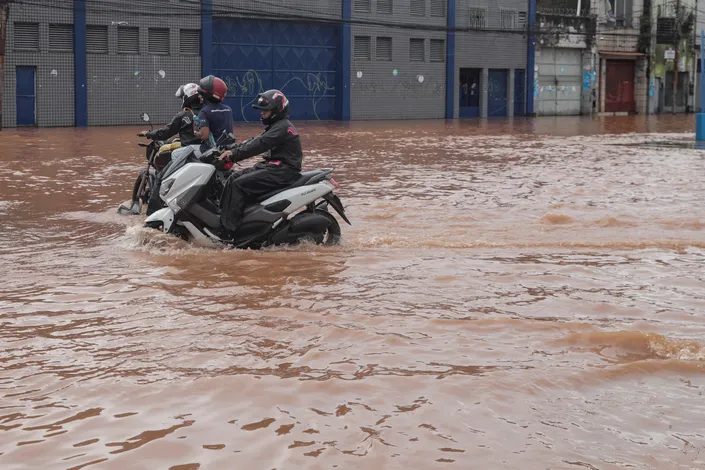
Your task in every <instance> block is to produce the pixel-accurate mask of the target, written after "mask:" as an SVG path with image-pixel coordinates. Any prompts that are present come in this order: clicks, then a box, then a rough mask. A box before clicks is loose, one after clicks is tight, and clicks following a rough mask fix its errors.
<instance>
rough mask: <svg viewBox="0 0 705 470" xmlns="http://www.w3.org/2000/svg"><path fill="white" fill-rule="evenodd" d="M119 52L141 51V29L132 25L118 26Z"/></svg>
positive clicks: (132, 52) (134, 52)
mask: <svg viewBox="0 0 705 470" xmlns="http://www.w3.org/2000/svg"><path fill="white" fill-rule="evenodd" d="M118 52H119V53H121V54H139V53H140V29H139V28H135V27H132V26H127V27H126V26H120V27H118Z"/></svg>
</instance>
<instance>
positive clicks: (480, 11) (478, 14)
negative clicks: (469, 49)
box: [468, 8, 487, 29]
mask: <svg viewBox="0 0 705 470" xmlns="http://www.w3.org/2000/svg"><path fill="white" fill-rule="evenodd" d="M469 13H470V14H469V15H468V26H469V27H470V28H472V29H485V28H487V9H485V8H470V11H469Z"/></svg>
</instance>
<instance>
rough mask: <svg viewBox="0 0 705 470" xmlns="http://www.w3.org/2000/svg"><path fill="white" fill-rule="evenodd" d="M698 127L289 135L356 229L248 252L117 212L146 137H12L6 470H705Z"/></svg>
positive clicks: (6, 197)
mask: <svg viewBox="0 0 705 470" xmlns="http://www.w3.org/2000/svg"><path fill="white" fill-rule="evenodd" d="M694 123H695V116H693V115H690V116H659V117H656V116H651V117H643V116H638V117H619V118H603V119H598V118H595V119H590V118H589V117H584V118H565V117H561V118H541V119H537V120H520V119H517V120H515V121H514V122H512V121H503V120H499V121H492V120H491V121H489V122H481V121H464V122H444V121H411V122H409V121H404V122H397V123H394V122H354V123H325V124H313V123H304V124H301V125H300V126H299V131H300V133H301V135H302V138H303V144H304V150H305V152H306V153H305V155H306V156H305V159H304V167H305V168H306V169H312V168H317V167H328V166H332V167H335V173H334V174H333V176H334V177H335V179H336V181H338V183H340V184H341V189H340V190H339V192H338V194H339V195H340V197H341V199H342V201H343V203H344V204H345V206H346V211H347V213H348V216H349V217H350V220H351V222H352V224H353V225H352V226H348V225H347V224H342V223H341V227H342V231H343V244H342V245H341V246H339V247H325V248H324V247H315V246H301V247H296V248H291V247H290V248H279V249H269V250H263V251H258V252H253V251H241V250H216V249H207V248H196V247H193V246H190V245H189V244H187V243H185V242H182V241H180V240H176V239H174V238H172V237H168V236H166V235H163V234H160V233H158V232H156V231H154V230H150V229H145V228H142V221H143V219H144V217H126V216H120V215H118V214H117V213H116V209H117V207H118V205H119V204H120V203H121V202H123V201H125V200H127V199H129V198H130V194H131V190H132V184H133V181H134V179H135V177H136V176H137V174H138V173H139V171H140V170H141V169H142V168H143V167H144V165H145V158H144V151H143V149H140V148H138V147H137V145H136V143H137V141H139V140H144V139H139V138H137V137H136V136H135V134H136V133H137V132H138V131H139V130H141V128H112V129H111V128H90V129H39V130H14V129H4V130H3V131H2V133H1V135H2V139H1V140H0V154H1V155H2V156H1V157H0V160H1V162H2V165H0V221H2V224H0V263H1V265H2V269H3V270H4V275H3V276H2V282H0V351H1V352H2V354H0V397H1V399H0V468H2V469H3V470H12V469H72V470H77V469H82V468H89V469H91V470H92V469H94V468H95V469H110V470H112V469H130V470H137V469H173V470H193V469H199V468H200V469H202V470H210V469H240V468H242V469H264V470H271V469H277V470H282V469H298V468H308V469H333V468H338V469H351V468H355V469H392V468H395V469H396V468H403V469H432V468H458V469H461V468H462V469H468V468H478V469H479V468H482V469H495V468H497V469H522V470H533V469H541V470H542V469H575V470H583V469H591V470H596V469H599V470H608V469H622V468H637V469H669V470H672V469H696V468H705V452H704V451H703V448H704V447H705V429H704V428H703V416H705V397H704V396H703V392H704V391H705V270H704V269H703V267H704V266H705V152H703V151H698V150H693V149H678V148H668V147H658V146H651V147H649V146H643V145H638V144H644V143H647V142H649V141H654V140H690V141H692V140H693V132H694V128H695V127H694ZM257 132H259V127H258V126H254V125H246V126H238V127H237V128H236V135H237V138H238V140H243V139H245V138H247V137H250V136H252V135H254V134H255V133H257ZM256 161H257V159H256V158H253V159H251V160H249V161H248V162H245V163H246V164H249V163H254V162H256Z"/></svg>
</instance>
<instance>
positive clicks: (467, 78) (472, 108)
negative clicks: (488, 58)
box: [458, 68, 482, 118]
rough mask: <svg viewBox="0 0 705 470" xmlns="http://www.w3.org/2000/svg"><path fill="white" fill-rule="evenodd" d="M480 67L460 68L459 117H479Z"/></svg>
mask: <svg viewBox="0 0 705 470" xmlns="http://www.w3.org/2000/svg"><path fill="white" fill-rule="evenodd" d="M481 76H482V69H465V68H463V69H460V89H459V90H458V96H459V99H460V103H459V108H460V110H459V112H458V115H459V116H460V117H461V118H476V117H480V90H482V88H481V87H480V77H481Z"/></svg>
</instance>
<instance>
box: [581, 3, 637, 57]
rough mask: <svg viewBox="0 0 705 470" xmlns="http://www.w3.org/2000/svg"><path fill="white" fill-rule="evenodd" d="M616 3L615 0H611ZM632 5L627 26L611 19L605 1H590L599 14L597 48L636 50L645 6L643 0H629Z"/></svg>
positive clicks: (593, 9)
mask: <svg viewBox="0 0 705 470" xmlns="http://www.w3.org/2000/svg"><path fill="white" fill-rule="evenodd" d="M611 1H612V4H613V5H614V3H615V0H611ZM627 2H628V3H631V5H632V13H631V16H630V17H628V18H626V20H627V23H626V26H625V27H622V26H620V24H619V23H618V22H616V21H612V20H610V18H609V16H608V15H607V11H606V9H605V2H604V1H602V0H600V1H593V2H590V5H591V10H592V13H593V14H594V15H597V48H598V49H599V50H601V51H611V52H635V51H636V49H637V42H638V36H639V28H640V25H641V19H640V17H641V13H642V11H643V8H644V1H643V0H627Z"/></svg>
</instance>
